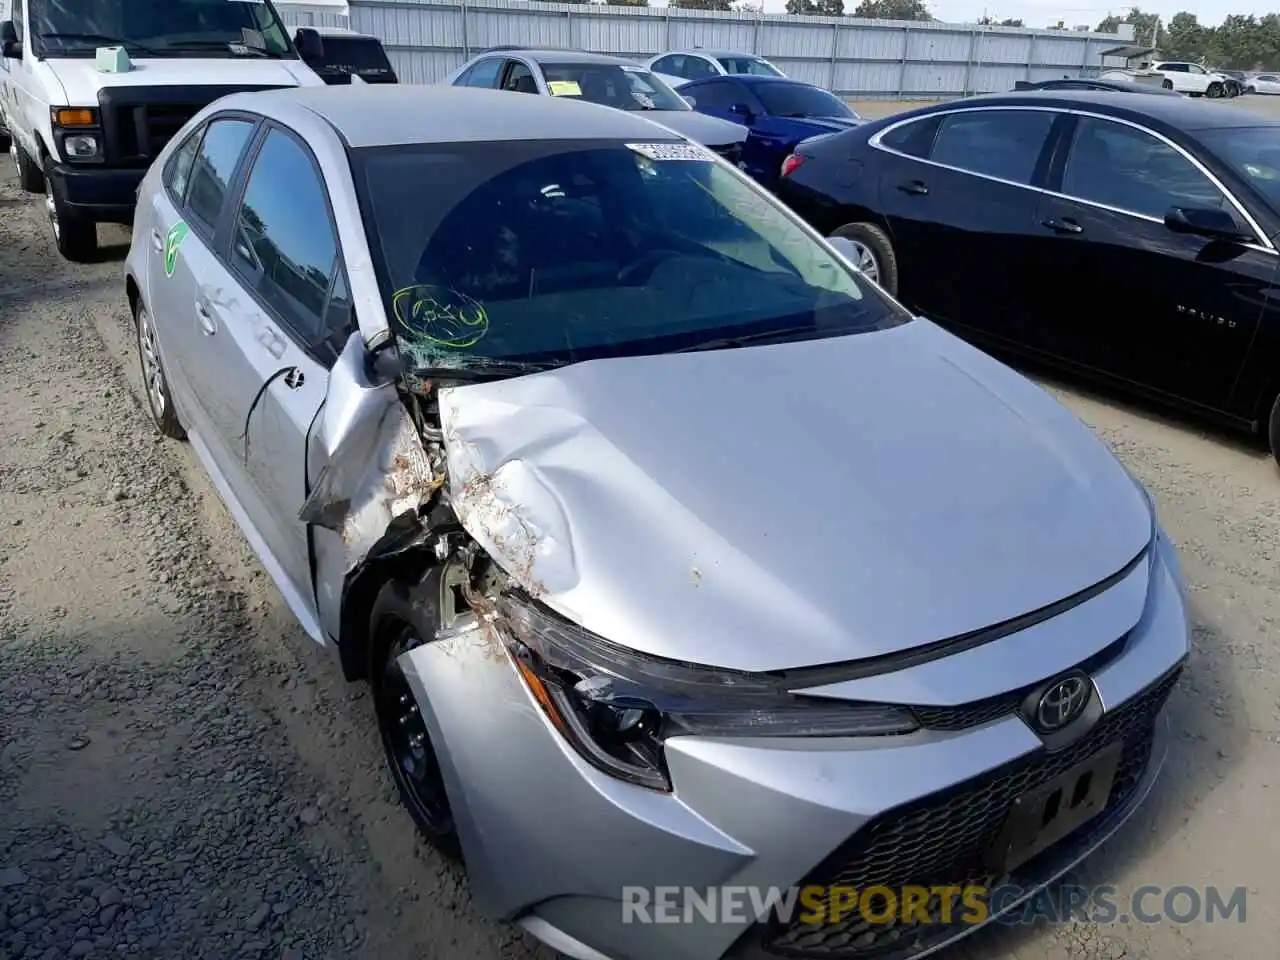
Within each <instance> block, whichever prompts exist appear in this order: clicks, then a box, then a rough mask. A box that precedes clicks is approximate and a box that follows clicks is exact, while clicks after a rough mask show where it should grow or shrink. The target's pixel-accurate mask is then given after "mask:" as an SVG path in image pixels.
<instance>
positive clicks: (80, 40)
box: [30, 0, 293, 57]
mask: <svg viewBox="0 0 1280 960" xmlns="http://www.w3.org/2000/svg"><path fill="white" fill-rule="evenodd" d="M30 12H31V33H32V37H33V39H34V40H35V42H36V44H37V48H36V52H37V54H38V55H40V56H45V57H92V56H93V55H94V51H95V50H96V49H97V48H98V47H103V46H117V45H123V46H124V47H125V49H126V50H127V51H128V52H129V55H130V56H133V57H190V56H199V57H210V56H227V57H231V56H257V57H263V56H269V57H282V56H292V55H293V48H292V46H291V44H290V43H289V34H288V32H287V31H286V30H285V28H284V26H283V24H281V22H280V19H279V17H277V16H276V13H275V10H274V9H273V8H272V6H271V5H270V4H269V3H265V2H261V0H257V2H239V0H163V2H160V0H154V2H152V3H146V2H143V0H31V6H30Z"/></svg>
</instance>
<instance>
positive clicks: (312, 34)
mask: <svg viewBox="0 0 1280 960" xmlns="http://www.w3.org/2000/svg"><path fill="white" fill-rule="evenodd" d="M293 45H294V46H295V47H297V48H298V56H300V57H301V58H302V59H303V60H305V61H306V62H307V63H313V62H317V61H320V60H323V59H324V41H323V40H321V39H320V34H319V33H317V32H316V31H315V30H314V29H312V28H311V27H299V28H298V32H297V33H295V34H294V35H293Z"/></svg>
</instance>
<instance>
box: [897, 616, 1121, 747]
mask: <svg viewBox="0 0 1280 960" xmlns="http://www.w3.org/2000/svg"><path fill="white" fill-rule="evenodd" d="M1128 640H1129V635H1128V634H1125V635H1124V636H1122V637H1121V638H1120V639H1119V640H1116V641H1114V642H1112V643H1109V644H1107V645H1106V646H1105V647H1103V648H1102V649H1101V650H1099V651H1098V652H1097V653H1095V654H1094V655H1093V656H1091V657H1089V658H1088V659H1086V660H1083V661H1081V662H1080V663H1077V664H1076V665H1075V666H1074V667H1072V668H1071V669H1073V670H1082V671H1083V672H1085V673H1088V674H1094V673H1097V672H1098V671H1099V670H1101V669H1102V668H1103V667H1105V666H1106V665H1107V664H1108V663H1110V662H1111V661H1112V660H1114V659H1116V657H1118V656H1120V654H1121V653H1123V652H1124V648H1125V645H1126V644H1127V643H1128ZM1049 679H1050V678H1049V677H1045V678H1044V679H1041V680H1037V681H1036V682H1035V683H1031V684H1028V685H1026V686H1024V687H1020V688H1019V689H1017V690H1010V691H1008V692H1006V693H1000V694H997V695H996V696H994V697H987V698H986V699H984V700H971V701H970V702H969V703H962V704H959V705H957V706H954V707H921V706H912V707H911V712H912V713H913V714H915V718H916V720H918V721H919V723H920V726H922V727H924V728H925V729H926V730H946V731H954V730H968V729H970V728H972V727H979V726H982V724H984V723H991V722H992V721H994V720H1000V719H1002V718H1004V717H1007V716H1011V715H1012V714H1014V713H1016V712H1017V711H1018V708H1019V707H1021V706H1022V702H1023V701H1024V700H1026V699H1027V697H1028V696H1029V695H1030V694H1031V693H1032V691H1034V690H1036V689H1037V688H1038V687H1040V686H1041V685H1042V684H1044V682H1045V681H1046V680H1049Z"/></svg>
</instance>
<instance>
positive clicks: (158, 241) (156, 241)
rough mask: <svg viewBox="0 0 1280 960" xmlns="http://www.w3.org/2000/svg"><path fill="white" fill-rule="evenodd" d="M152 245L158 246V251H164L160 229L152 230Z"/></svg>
mask: <svg viewBox="0 0 1280 960" xmlns="http://www.w3.org/2000/svg"><path fill="white" fill-rule="evenodd" d="M151 245H152V246H153V247H155V248H156V252H157V253H162V252H163V251H164V240H163V239H162V238H161V236H160V231H159V230H152V231H151Z"/></svg>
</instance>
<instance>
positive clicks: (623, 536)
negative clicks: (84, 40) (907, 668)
mask: <svg viewBox="0 0 1280 960" xmlns="http://www.w3.org/2000/svg"><path fill="white" fill-rule="evenodd" d="M441 418H442V422H443V427H444V431H445V443H446V452H447V456H448V461H449V474H450V479H449V484H450V492H451V494H452V497H453V501H454V507H455V510H456V511H457V513H458V516H459V519H460V520H461V522H462V523H463V525H464V526H465V527H466V529H467V530H468V532H469V533H470V534H471V535H472V536H473V537H475V538H476V540H477V541H478V542H479V543H480V544H481V545H482V546H483V547H484V548H485V549H486V550H488V551H489V552H490V554H491V555H492V556H494V557H495V558H496V559H498V561H499V563H501V564H502V566H503V567H504V568H505V569H506V570H507V572H508V573H510V574H511V575H512V576H513V577H514V578H515V579H517V580H518V581H519V582H520V583H521V584H522V585H523V586H524V587H525V588H526V589H527V590H529V591H530V592H531V593H533V594H534V595H535V596H536V597H538V598H539V599H540V600H542V601H543V602H544V603H546V604H547V605H548V606H550V607H552V608H553V609H555V610H557V611H559V612H560V613H562V614H564V615H565V616H567V617H569V618H571V619H573V620H575V621H577V622H578V623H579V624H581V625H582V626H583V627H585V628H587V629H588V630H591V631H593V632H595V633H597V634H599V635H601V636H603V637H606V638H608V639H609V640H611V641H613V642H615V643H618V644H622V645H625V646H628V647H631V648H633V649H636V650H639V651H642V652H645V653H649V654H653V655H657V656H663V657H669V658H673V659H678V660H684V661H690V662H696V663H704V664H711V665H716V666H721V667H726V668H736V669H744V670H773V669H783V668H793V667H800V666H808V665H816V664H824V663H834V662H840V661H847V660H854V659H858V658H862V657H871V656H876V655H880V654H886V653H891V652H895V651H900V650H904V649H906V648H910V647H914V646H918V645H920V644H925V643H929V642H931V641H937V640H942V639H946V638H949V637H953V636H956V635H958V634H963V633H966V632H968V631H972V630H976V629H980V628H983V627H987V626H991V625H993V624H996V623H999V622H1002V621H1005V620H1008V619H1010V618H1013V617H1016V616H1018V615H1021V614H1025V613H1028V612H1031V611H1033V610H1036V609H1039V608H1041V607H1044V606H1047V605H1049V604H1052V603H1054V602H1056V601H1058V600H1061V599H1064V598H1066V597H1068V596H1070V595H1072V594H1074V593H1077V592H1078V591H1080V590H1083V589H1085V588H1087V587H1090V586H1092V585H1094V584H1096V583H1098V582H1099V581H1101V580H1103V579H1105V578H1106V577H1108V576H1110V575H1111V574H1113V573H1115V572H1117V571H1119V570H1120V569H1121V568H1123V567H1124V566H1125V564H1126V563H1128V562H1129V561H1130V560H1132V559H1133V558H1134V557H1135V556H1137V555H1138V553H1139V552H1140V551H1141V550H1142V548H1143V546H1144V545H1145V544H1146V543H1147V541H1148V540H1149V538H1150V535H1151V531H1152V517H1151V515H1150V510H1149V507H1148V505H1147V503H1146V500H1145V497H1144V495H1143V494H1142V493H1141V492H1140V491H1139V489H1138V487H1137V486H1136V485H1135V484H1134V482H1133V481H1132V480H1131V479H1130V477H1129V476H1128V475H1127V474H1126V473H1125V471H1124V468H1123V467H1121V466H1120V464H1119V462H1118V461H1117V460H1116V459H1115V458H1114V457H1113V456H1112V455H1111V453H1110V452H1109V451H1108V450H1107V448H1106V447H1105V446H1104V445H1103V443H1102V442H1101V441H1100V440H1098V439H1097V438H1096V437H1095V436H1094V435H1093V432H1092V431H1091V430H1090V429H1089V428H1088V427H1087V426H1085V425H1084V424H1083V423H1082V422H1080V421H1079V420H1078V419H1077V418H1076V417H1075V416H1074V415H1073V414H1071V413H1070V412H1069V411H1068V410H1067V409H1066V408H1065V407H1063V406H1062V405H1061V404H1059V403H1058V402H1057V401H1056V400H1054V399H1053V398H1052V397H1051V396H1049V394H1048V393H1046V392H1045V391H1043V390H1042V389H1041V388H1040V387H1038V386H1036V385H1035V384H1033V383H1031V382H1030V381H1029V380H1027V379H1025V378H1024V377H1022V376H1021V375H1019V374H1017V373H1015V372H1014V371H1012V370H1010V369H1009V368H1007V367H1005V366H1003V365H1002V364H1000V363H998V362H997V361H995V360H993V359H991V358H990V357H988V356H987V355H985V354H983V353H981V352H980V351H978V350H976V349H974V348H973V347H970V346H968V345H967V344H965V343H963V342H962V341H960V340H958V339H957V338H955V337H953V336H952V335H950V334H948V333H946V332H944V331H943V330H941V329H940V328H938V327H936V326H934V325H933V324H931V323H929V322H928V321H924V320H915V321H912V322H910V323H907V324H905V325H903V326H901V327H897V328H893V329H889V330H885V331H880V332H873V333H864V334H857V335H853V336H848V337H841V338H835V339H823V340H812V341H805V342H799V343H790V344H777V345H771V346H759V347H750V348H738V349H727V350H718V351H708V352H696V353H683V354H669V355H664V356H654V357H631V358H620V359H610V360H596V361H591V362H586V363H581V364H575V365H571V366H567V367H565V368H563V369H560V370H553V371H549V372H546V373H539V374H535V375H531V376H526V377H520V378H516V379H511V380H505V381H500V382H496V383H487V384H473V385H468V386H462V387H455V388H452V389H448V390H445V391H442V393H441Z"/></svg>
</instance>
